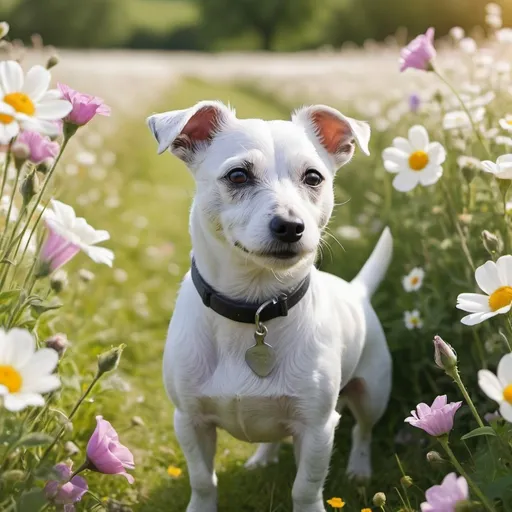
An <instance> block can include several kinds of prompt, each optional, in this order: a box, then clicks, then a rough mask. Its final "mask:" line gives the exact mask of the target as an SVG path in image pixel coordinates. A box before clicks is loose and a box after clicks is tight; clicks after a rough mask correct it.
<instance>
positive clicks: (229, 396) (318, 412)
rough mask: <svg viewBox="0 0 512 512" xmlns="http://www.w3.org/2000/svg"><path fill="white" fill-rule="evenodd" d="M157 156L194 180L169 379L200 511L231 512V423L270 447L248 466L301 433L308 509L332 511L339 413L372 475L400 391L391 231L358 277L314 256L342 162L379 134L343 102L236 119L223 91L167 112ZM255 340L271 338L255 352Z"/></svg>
mask: <svg viewBox="0 0 512 512" xmlns="http://www.w3.org/2000/svg"><path fill="white" fill-rule="evenodd" d="M148 125H149V127H150V129H151V131H152V132H153V134H154V136H155V138H156V139H157V141H158V144H159V147H158V151H159V153H162V152H163V151H165V150H167V149H169V150H170V152H171V153H173V154H174V155H176V156H177V157H179V158H180V159H182V160H183V161H184V162H185V163H186V164H187V166H188V167H189V169H190V171H191V172H192V174H193V175H194V177H195V180H196V184H197V191H196V195H195V198H194V202H193V206H192V211H191V216H190V233H191V237H192V243H193V263H192V271H191V272H189V273H188V274H187V275H186V277H185V280H184V281H183V284H182V287H181V290H180V292H179V296H178V300H177V303H176V308H175V311H174V314H173V317H172V321H171V324H170V327H169V333H168V338H167V344H166V347H165V355H164V380H165V386H166V389H167V392H168V394H169V397H170V398H171V400H172V402H173V403H174V405H175V406H176V412H175V415H174V428H175V431H176V435H177V437H178V440H179V442H180V444H181V447H182V449H183V452H184V454H185V457H186V460H187V464H188V471H189V475H190V485H191V487H192V496H191V500H190V503H189V505H188V508H187V511H188V512H214V511H216V510H217V478H216V476H215V471H214V455H215V445H216V429H217V427H220V428H223V429H225V430H227V431H228V432H229V433H230V434H231V435H233V436H234V437H236V438H237V439H240V440H243V441H249V442H259V443H263V444H260V445H259V447H258V448H257V450H256V453H255V454H254V455H253V457H251V458H250V459H249V461H248V462H247V466H248V467H255V466H260V465H266V464H267V463H269V462H272V461H274V460H276V459H277V452H278V447H279V441H280V440H282V439H283V438H285V437H287V436H292V437H293V442H294V448H295V457H296V461H297V475H296V478H295V482H294V484H293V488H292V499H293V510H294V512H323V511H325V507H324V502H323V497H322V488H323V484H324V481H325V478H326V475H327V471H328V467H329V460H330V456H331V449H332V444H333V438H334V430H335V428H336V425H337V424H338V420H339V418H340V415H339V410H340V408H341V407H342V406H343V404H345V403H346V404H348V406H349V407H350V409H351V410H352V412H353V414H354V416H355V419H356V422H357V423H356V425H355V427H354V429H353V433H352V450H351V453H350V459H349V463H348V468H347V471H348V473H349V474H350V475H352V476H355V477H363V478H367V477H369V476H370V473H371V466H370V441H371V431H372V427H373V425H374V424H375V423H376V422H377V420H378V419H379V418H380V416H381V415H382V413H383V412H384V410H385V408H386V405H387V402H388V397H389V393H390V386H391V358H390V355H389V352H388V348H387V345H386V339H385V336H384V333H383V330H382V327H381V325H380V323H379V320H378V319H377V316H376V314H375V312H374V311H373V309H372V307H371V305H370V298H371V296H372V294H373V292H374V291H375V289H376V288H377V286H378V285H379V283H380V281H381V280H382V278H383V276H384V274H385V272H386V269H387V267H388V265H389V262H390V259H391V252H392V239H391V234H390V232H389V230H388V229H386V230H385V231H384V233H383V234H382V236H381V238H380V240H379V242H378V244H377V246H376V248H375V250H374V252H373V254H372V255H371V256H370V258H369V260H368V261H367V262H366V264H365V265H364V267H363V269H362V270H361V272H360V273H359V275H358V276H357V277H356V278H355V279H354V280H353V281H351V282H350V283H347V282H346V281H343V280H342V279H339V278H338V277H335V276H333V275H330V274H326V273H323V272H320V271H319V270H317V269H316V268H315V267H314V266H313V264H314V261H315V257H316V254H317V250H318V248H319V244H320V239H321V235H322V232H323V230H324V228H325V227H326V225H327V223H328V221H329V218H330V216H331V212H332V209H333V204H334V197H333V179H334V176H335V171H336V169H337V168H338V167H340V166H342V165H343V164H345V163H346V162H348V161H349V160H350V158H351V157H352V155H353V153H354V146H355V143H357V145H358V146H359V147H360V148H361V150H362V151H364V152H365V153H367V154H368V141H369V138H370V128H369V126H368V125H367V124H366V123H363V122H361V121H356V120H354V119H350V118H347V117H345V116H343V115H342V114H340V113H339V112H338V111H337V110H334V109H332V108H329V107H326V106H323V105H316V106H311V107H305V108H302V109H299V110H298V111H296V112H295V113H294V114H293V116H292V119H291V121H262V120H260V119H238V118H237V117H236V115H235V112H234V111H233V110H231V109H230V108H229V107H226V106H225V105H224V104H222V103H220V102H216V101H203V102H200V103H198V104H197V105H195V106H194V107H192V108H189V109H185V110H178V111H172V112H165V113H162V114H155V115H153V116H151V117H149V119H148ZM254 345H256V346H257V348H254Z"/></svg>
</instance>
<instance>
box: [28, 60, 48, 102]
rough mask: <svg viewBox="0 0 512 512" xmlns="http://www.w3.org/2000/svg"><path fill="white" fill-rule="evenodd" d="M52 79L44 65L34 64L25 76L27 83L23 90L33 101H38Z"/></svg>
mask: <svg viewBox="0 0 512 512" xmlns="http://www.w3.org/2000/svg"><path fill="white" fill-rule="evenodd" d="M50 80H51V75H50V72H49V71H48V70H47V69H45V68H43V66H33V67H32V68H30V69H29V70H28V73H27V75H26V76H25V84H24V85H23V88H22V91H23V92H24V93H26V94H27V95H28V96H30V99H31V100H32V101H34V102H36V101H38V100H39V99H41V97H42V96H43V94H44V93H45V92H46V91H47V90H48V86H49V85H50Z"/></svg>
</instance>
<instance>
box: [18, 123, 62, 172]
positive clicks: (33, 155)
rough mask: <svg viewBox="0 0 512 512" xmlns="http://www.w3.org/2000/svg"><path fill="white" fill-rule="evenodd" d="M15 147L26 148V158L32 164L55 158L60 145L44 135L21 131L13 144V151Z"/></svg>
mask: <svg viewBox="0 0 512 512" xmlns="http://www.w3.org/2000/svg"><path fill="white" fill-rule="evenodd" d="M16 148H28V157H27V159H28V160H30V161H31V162H32V163H33V164H40V163H41V162H44V161H45V160H47V159H49V158H52V159H53V158H55V157H56V156H57V154H58V153H59V149H60V146H59V144H58V143H57V142H52V141H51V140H50V139H49V137H46V136H45V135H41V134H40V133H37V132H29V131H23V132H21V134H20V135H18V137H17V139H16V142H15V143H14V145H13V152H16Z"/></svg>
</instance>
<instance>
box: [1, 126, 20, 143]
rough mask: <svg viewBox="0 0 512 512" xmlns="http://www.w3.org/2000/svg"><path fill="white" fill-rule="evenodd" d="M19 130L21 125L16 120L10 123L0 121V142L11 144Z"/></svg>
mask: <svg viewBox="0 0 512 512" xmlns="http://www.w3.org/2000/svg"><path fill="white" fill-rule="evenodd" d="M19 132H20V127H19V124H18V123H17V122H16V121H14V122H12V123H10V124H3V123H0V144H9V142H11V140H12V139H14V137H16V135H18V133H19Z"/></svg>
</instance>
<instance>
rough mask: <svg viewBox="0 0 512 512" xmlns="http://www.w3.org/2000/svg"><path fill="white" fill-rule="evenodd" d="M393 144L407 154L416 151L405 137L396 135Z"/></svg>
mask: <svg viewBox="0 0 512 512" xmlns="http://www.w3.org/2000/svg"><path fill="white" fill-rule="evenodd" d="M393 146H395V148H397V149H399V150H400V151H403V152H404V153H405V154H406V155H410V154H411V153H412V152H413V151H414V150H413V149H412V146H411V143H410V142H409V141H408V140H407V139H406V138H405V137H395V138H394V139H393Z"/></svg>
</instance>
